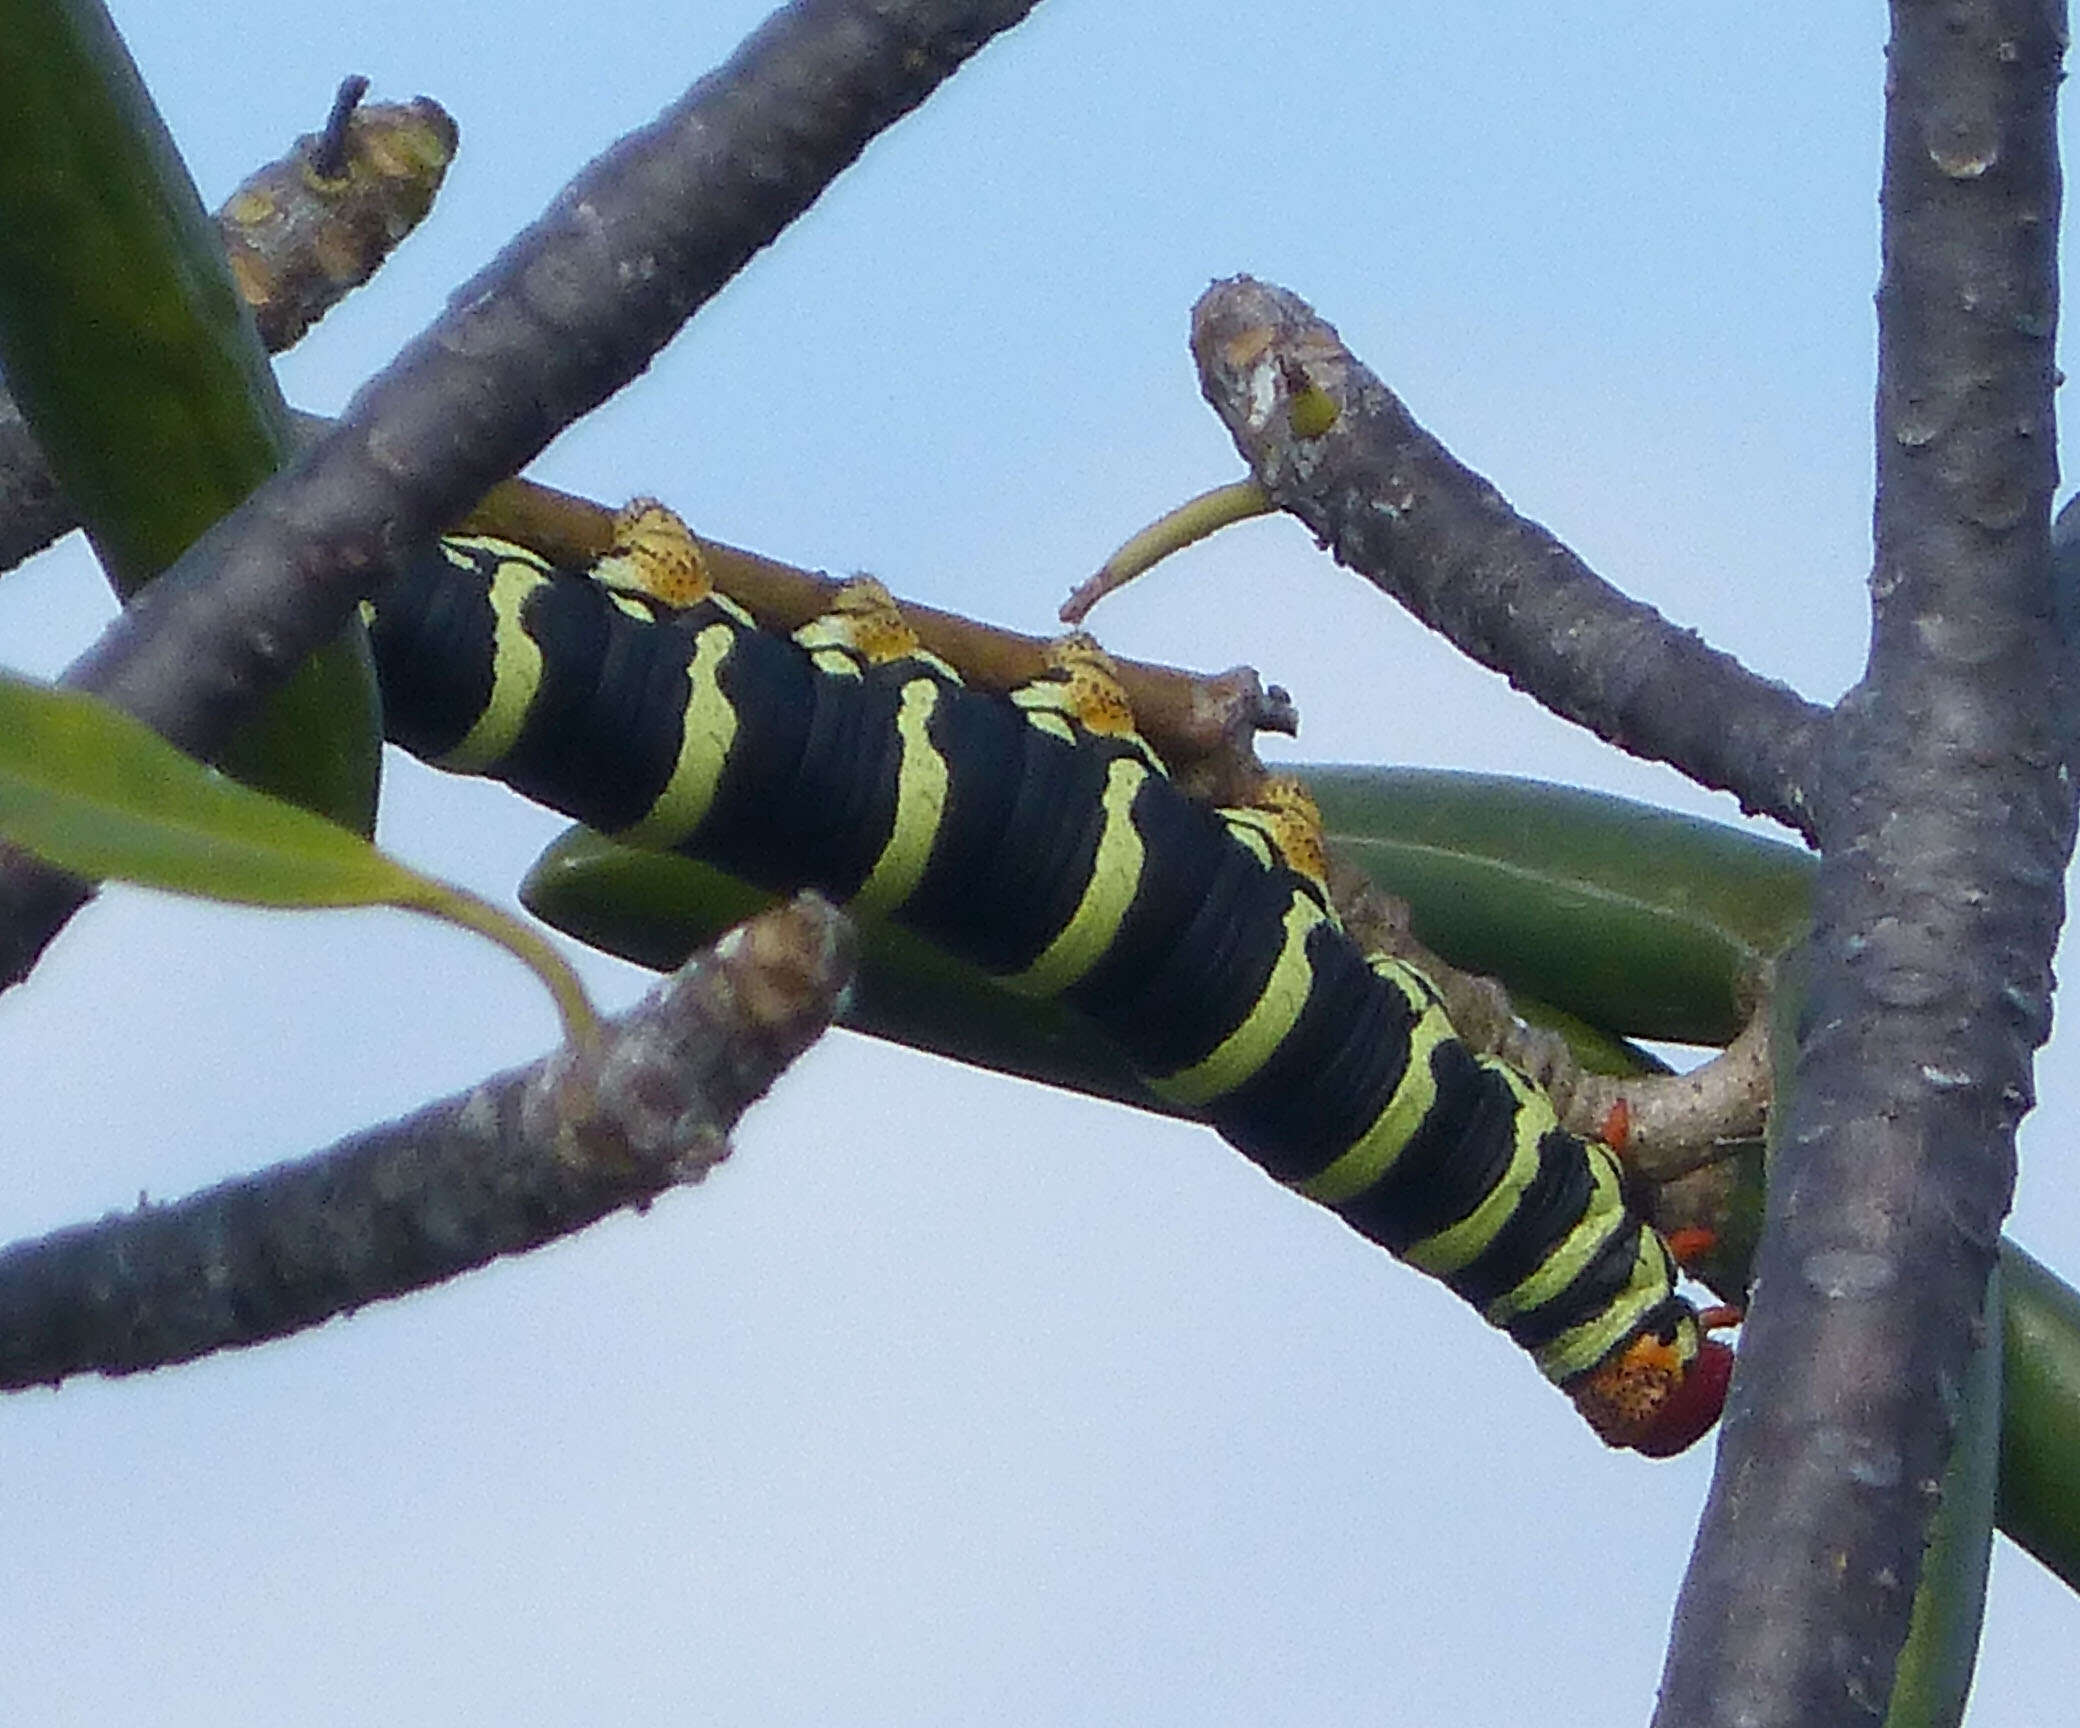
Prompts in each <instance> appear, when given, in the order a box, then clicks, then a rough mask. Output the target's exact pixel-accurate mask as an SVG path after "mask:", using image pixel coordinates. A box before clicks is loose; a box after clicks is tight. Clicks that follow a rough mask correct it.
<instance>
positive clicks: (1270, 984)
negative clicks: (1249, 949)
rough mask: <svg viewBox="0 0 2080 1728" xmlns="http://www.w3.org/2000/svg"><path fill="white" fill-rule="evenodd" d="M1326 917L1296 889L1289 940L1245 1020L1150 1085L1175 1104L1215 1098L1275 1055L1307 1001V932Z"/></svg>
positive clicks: (1310, 976)
mask: <svg viewBox="0 0 2080 1728" xmlns="http://www.w3.org/2000/svg"><path fill="white" fill-rule="evenodd" d="M1326 921H1327V917H1326V914H1325V913H1324V912H1323V911H1322V909H1321V907H1319V906H1317V905H1316V904H1315V903H1314V901H1313V900H1311V899H1309V898H1308V897H1307V896H1306V895H1305V894H1295V895H1294V896H1293V898H1292V901H1291V903H1290V904H1288V906H1287V907H1286V915H1285V930H1284V940H1283V941H1282V942H1281V943H1280V945H1279V950H1278V958H1277V960H1275V961H1274V962H1273V963H1272V967H1271V976H1270V978H1269V979H1267V980H1266V981H1265V984H1264V988H1263V990H1262V991H1261V992H1259V994H1258V996H1257V999H1256V1001H1254V1002H1252V1003H1251V1004H1250V1007H1249V1012H1248V1014H1247V1015H1245V1016H1244V1017H1243V1021H1242V1024H1241V1025H1240V1026H1238V1027H1236V1028H1235V1030H1234V1031H1233V1032H1231V1033H1229V1034H1228V1036H1227V1037H1226V1038H1224V1039H1222V1040H1221V1042H1220V1043H1219V1045H1217V1046H1216V1047H1215V1048H1214V1050H1213V1052H1212V1054H1210V1055H1209V1056H1207V1057H1206V1058H1205V1059H1204V1060H1203V1061H1200V1062H1195V1063H1194V1064H1193V1065H1192V1066H1191V1067H1189V1068H1183V1069H1180V1070H1179V1071H1178V1072H1177V1073H1175V1074H1165V1075H1161V1076H1152V1077H1151V1078H1150V1080H1149V1087H1150V1089H1151V1090H1152V1091H1154V1092H1155V1093H1156V1095H1157V1096H1158V1097H1161V1098H1167V1099H1168V1100H1169V1101H1170V1102H1171V1103H1173V1104H1186V1105H1200V1104H1210V1103H1212V1102H1213V1100H1214V1099H1216V1098H1218V1097H1220V1096H1222V1094H1224V1093H1228V1092H1232V1091H1234V1090H1235V1088H1236V1087H1238V1086H1240V1085H1241V1084H1242V1083H1243V1082H1244V1081H1245V1080H1247V1079H1248V1078H1249V1077H1250V1076H1251V1075H1252V1074H1254V1073H1256V1071H1257V1070H1258V1069H1259V1068H1261V1067H1263V1066H1264V1064H1265V1063H1266V1062H1268V1061H1270V1060H1271V1053H1272V1052H1273V1051H1274V1050H1276V1049H1277V1048H1278V1047H1279V1045H1281V1044H1282V1043H1284V1042H1285V1038H1286V1034H1287V1033H1288V1032H1290V1031H1292V1029H1293V1026H1294V1024H1295V1022H1297V1021H1298V1020H1299V1018H1300V1010H1301V1009H1303V1008H1305V1007H1306V1006H1307V993H1308V990H1309V989H1310V988H1311V987H1312V985H1313V981H1314V969H1313V967H1311V966H1310V965H1309V964H1308V961H1307V935H1308V932H1309V931H1311V930H1313V929H1314V928H1315V926H1316V925H1318V924H1322V923H1325V922H1326Z"/></svg>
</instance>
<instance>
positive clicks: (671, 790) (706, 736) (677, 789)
mask: <svg viewBox="0 0 2080 1728" xmlns="http://www.w3.org/2000/svg"><path fill="white" fill-rule="evenodd" d="M736 640H737V632H736V629H735V627H734V626H732V625H729V624H710V625H709V626H708V627H707V628H706V629H705V630H703V631H701V633H700V634H699V635H698V636H696V637H695V638H694V639H693V658H692V659H691V660H689V661H688V662H687V665H686V708H685V711H684V713H683V714H682V715H681V716H680V721H679V758H678V760H677V762H675V763H674V764H673V766H672V777H671V779H669V780H668V781H666V782H665V788H664V790H663V791H662V792H660V793H659V794H658V796H657V800H656V802H655V803H653V804H652V805H651V806H650V808H649V809H648V810H647V811H645V812H644V813H643V815H642V816H641V817H639V818H638V819H637V820H636V821H634V822H632V823H630V824H629V826H628V827H626V828H624V829H623V830H622V831H621V832H620V834H619V835H617V836H616V838H617V839H621V840H626V841H627V842H628V843H629V844H630V845H632V846H648V847H651V848H653V849H655V850H658V851H664V850H667V849H669V848H671V847H673V846H676V845H678V844H679V842H680V841H682V840H684V839H685V838H686V837H687V835H689V834H691V833H692V832H693V831H694V830H695V829H696V828H698V827H699V826H700V825H701V819H702V818H703V817H704V816H706V815H707V813H708V808H709V806H710V805H712V804H713V803H714V802H715V788H716V787H717V786H719V785H720V784H721V782H722V770H723V768H724V766H725V765H726V764H727V762H728V760H729V752H730V746H731V745H732V744H734V743H735V742H736V737H737V711H736V709H735V708H734V707H733V706H732V705H731V703H730V699H729V697H728V696H726V695H725V694H724V693H723V689H722V663H723V662H724V661H725V660H727V659H728V658H729V652H730V649H731V648H733V647H734V646H735V645H736Z"/></svg>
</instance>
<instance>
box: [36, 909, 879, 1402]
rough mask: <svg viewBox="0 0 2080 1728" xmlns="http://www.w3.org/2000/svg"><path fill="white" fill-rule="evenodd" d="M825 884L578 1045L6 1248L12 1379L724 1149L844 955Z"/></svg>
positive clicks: (616, 1205) (139, 1366)
mask: <svg viewBox="0 0 2080 1728" xmlns="http://www.w3.org/2000/svg"><path fill="white" fill-rule="evenodd" d="M852 949H853V939H852V932H851V927H850V925H849V924H848V923H847V921H846V920H845V919H844V918H843V916H842V915H841V914H839V913H838V912H836V911H835V910H833V909H832V908H831V907H830V906H829V905H828V904H827V903H826V902H824V901H823V900H821V899H819V898H818V897H817V896H815V895H813V894H812V895H803V896H801V897H799V898H798V899H796V900H795V901H794V902H793V903H791V904H790V905H787V906H782V907H778V908H775V909H774V910H773V911H770V912H767V913H764V914H762V915H761V916H760V917H758V918H756V919H754V920H752V922H750V923H749V924H746V925H744V926H742V927H741V928H740V929H738V930H736V931H733V932H731V933H730V934H729V935H727V936H725V937H724V938H723V939H722V941H720V942H719V943H717V944H716V945H715V946H714V947H713V948H712V949H710V950H708V951H707V952H706V953H704V954H702V955H700V956H698V957H696V958H695V959H694V960H693V961H692V962H690V963H689V964H688V965H687V966H685V967H684V968H682V969H681V970H680V971H679V972H677V973H674V974H673V975H672V977H671V978H669V979H667V980H666V981H665V982H664V983H663V984H661V985H660V986H659V987H658V988H657V989H656V990H654V991H653V992H652V993H651V994H650V995H649V996H648V997H646V998H645V999H644V1000H643V1002H642V1003H641V1004H639V1005H638V1006H637V1007H636V1008H635V1009H633V1010H632V1011H631V1012H630V1013H628V1014H626V1015H623V1016H621V1017H619V1018H618V1019H616V1020H613V1021H610V1022H608V1024H607V1027H606V1038H605V1041H604V1042H603V1043H601V1044H600V1045H598V1046H596V1047H595V1048H594V1049H593V1050H592V1051H590V1052H589V1053H587V1054H586V1055H583V1056H580V1055H578V1054H576V1053H574V1052H573V1051H572V1050H570V1049H569V1048H568V1047H566V1048H565V1049H563V1050H560V1051H558V1052H557V1053H556V1054H555V1055H552V1056H550V1057H548V1058H546V1059H545V1060H543V1061H541V1062H538V1063H536V1064H535V1065H534V1066H533V1067H531V1068H525V1069H521V1070H519V1071H517V1072H515V1073H511V1074H505V1075H500V1076H498V1077H497V1078H495V1079H491V1080H487V1081H485V1082H484V1083H483V1084H481V1085H479V1086H476V1087H473V1088H472V1089H471V1090H470V1091H468V1092H466V1093H463V1094H460V1095H458V1096H457V1097H454V1098H450V1099H446V1100H444V1101H442V1102H441V1103H438V1104H433V1105H429V1106H428V1107H427V1108H425V1109H424V1110H421V1111H419V1112H417V1113H416V1114H414V1115H412V1116H409V1117H407V1118H405V1119H404V1120H403V1121H400V1122H394V1123H388V1124H386V1125H384V1126H382V1127H379V1128H372V1129H369V1130H368V1131H366V1132H365V1133H361V1134H357V1135H355V1136H354V1137H352V1138H351V1139H348V1140H343V1141H341V1142H340V1143H339V1144H338V1145H336V1146H333V1147H330V1148H328V1149H327V1150H325V1151H323V1152H318V1153H315V1154H313V1155H312V1156H310V1157H308V1158H304V1159H301V1160H298V1161H297V1162H294V1163H290V1164H279V1165H276V1166H275V1167H274V1168H272V1169H268V1170H262V1171H260V1172H258V1173H257V1174H255V1175H251V1176H241V1177H238V1178H236V1179H234V1180H232V1181H229V1182H225V1183H222V1184H220V1185H219V1186H217V1187H215V1188H210V1189H206V1190H204V1191H203V1192H201V1193H199V1194H194V1195H190V1196H189V1197H188V1198H187V1199H185V1200H178V1201H175V1202H173V1203H172V1204H170V1205H164V1206H155V1205H140V1206H139V1207H138V1209H137V1210H136V1211H134V1212H122V1213H113V1214H111V1215H109V1216H108V1217H106V1218H102V1219H100V1220H98V1221H97V1222H95V1223H92V1224H82V1225H78V1226H75V1227H74V1228H72V1229H69V1230H61V1231H58V1232H56V1233H55V1234H53V1235H50V1236H45V1237H42V1238H39V1239H37V1240H35V1241H29V1242H22V1243H17V1244H16V1245H14V1246H13V1247H11V1248H8V1249H5V1250H0V1388H9V1389H13V1388H20V1387H25V1386H34V1385H39V1384H54V1383H56V1382H57V1381H59V1380H62V1379H64V1378H65V1377H66V1376H67V1375H71V1374H82V1373H100V1374H133V1373H137V1372H139V1371H140V1370H143V1369H148V1368H158V1367H163V1366H165V1365H167V1364H169V1363H173V1362H185V1361H189V1360H191V1359H192V1358H194V1357H197V1356H203V1355H207V1354H209V1353H210V1352H212V1351H216V1350H224V1349H230V1348H233V1347H236V1346H239V1345H246V1344H257V1343H260V1342H262V1341H263V1340H265V1339H270V1338H281V1337H286V1336H288V1335H290V1334H292V1333H295V1332H299V1331H302V1330H304V1329H305V1328H308V1327H311V1326H316V1325H319V1324H321V1323H322V1322H324V1321H326V1320H329V1319H331V1318H333V1317H334V1316H335V1315H338V1314H344V1313H350V1312H351V1311H352V1310H354V1309H356V1308H359V1307H361V1306H363V1305H364V1304H366V1303H369V1302H376V1301H382V1300H384V1299H386V1298H388V1297H392V1296H400V1295H403V1294H404V1293H405V1292H407V1291H410V1290H417V1289H421V1288H423V1287H424V1286H426V1285H429V1284H434V1283H438V1282H440V1281H441V1280H443V1279H446V1278H452V1277H454V1276H455V1275H456V1274H458V1273H461V1272H466V1271H469V1270H471V1269H473V1268H475V1267H478V1266H482V1265H484V1264H485V1263H487V1262H488V1261H490V1260H493V1259H495V1258H497V1257H498V1256H500V1255H503V1254H518V1253H524V1252H525V1251H527V1250H528V1249H530V1248H534V1247H538V1246H539V1245H541V1244H542V1243H544V1242H548V1241H552V1240H554V1239H555V1238H557V1237H559V1236H564V1235H568V1234H570V1233H571V1232H572V1231H575V1230H579V1229H582V1228H584V1227H585V1226H586V1225H588V1224H591V1223H594V1222H596V1221H597V1220H598V1219H601V1218H604V1217H606V1216H607V1215H608V1214H610V1213H612V1212H616V1211H620V1210H623V1209H625V1208H631V1207H632V1208H635V1209H638V1210H640V1209H642V1208H643V1207H645V1206H647V1205H648V1204H649V1203H650V1202H651V1201H652V1200H653V1199H655V1198H656V1197H657V1196H658V1195H659V1194H661V1193H662V1192H664V1190H666V1189H667V1188H670V1187H673V1186H676V1185H679V1184H682V1183H689V1182H698V1181H700V1180H701V1178H702V1177H703V1176H705V1175H706V1174H707V1172H708V1171H709V1170H710V1169H712V1168H713V1167H714V1166H715V1165H716V1164H717V1163H719V1162H720V1161H721V1160H722V1159H723V1158H724V1157H725V1156H727V1154H728V1151H729V1144H728V1139H727V1135H728V1133H729V1130H730V1129H731V1127H732V1126H733V1125H734V1124H735V1122H736V1120H737V1118H738V1116H740V1115H741V1114H742V1113H743V1111H744V1108H745V1107H746V1106H747V1105H748V1104H750V1103H751V1102H752V1101H753V1100H754V1099H756V1098H758V1097H759V1096H760V1095H761V1094H762V1093H764V1091H765V1090H766V1088H767V1087H768V1086H770V1085H771V1084H772V1082H773V1080H774V1079H775V1078H776V1077H777V1076H778V1074H779V1073H780V1071H781V1070H782V1069H783V1068H785V1067H786V1066H787V1064H788V1063H789V1062H791V1061H792V1060H793V1059H794V1058H795V1057H796V1056H797V1055H799V1054H800V1053H801V1052H802V1051H803V1050H804V1049H806V1048H807V1047H808V1046H809V1044H810V1043H812V1042H813V1041H814V1040H815V1038H816V1037H817V1035H818V1034H819V1033H820V1032H821V1031H822V1030H823V1028H824V1026H825V1025H826V1024H827V1023H828V1021H829V1019H830V1017H831V1014H832V1012H833V1011H834V1009H835V1008H836V1006H837V1003H838V1000H839V998H840V996H841V995H842V993H843V991H844V989H845V987H846V984H847V982H848V981H849V979H850V977H851V975H852Z"/></svg>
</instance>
